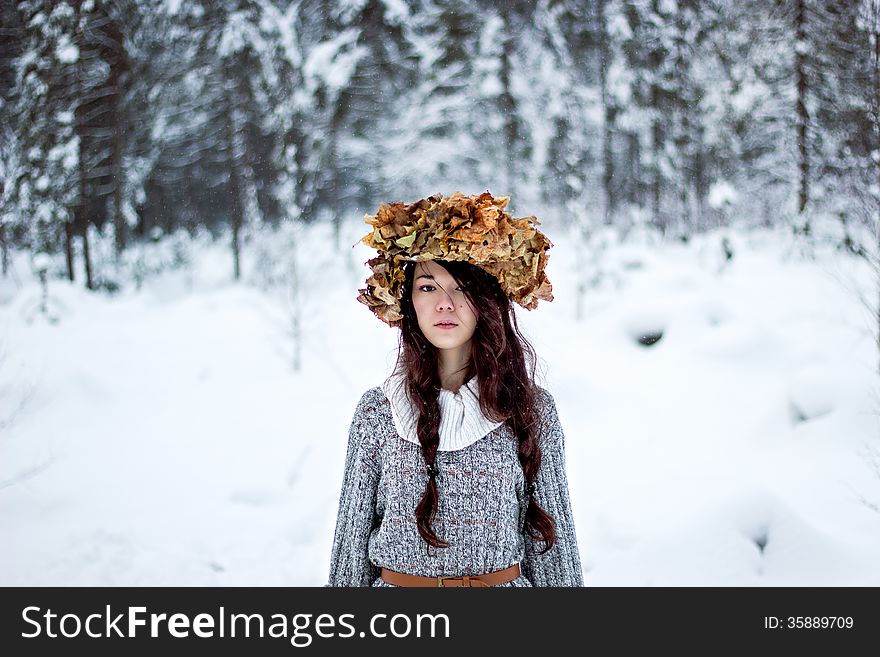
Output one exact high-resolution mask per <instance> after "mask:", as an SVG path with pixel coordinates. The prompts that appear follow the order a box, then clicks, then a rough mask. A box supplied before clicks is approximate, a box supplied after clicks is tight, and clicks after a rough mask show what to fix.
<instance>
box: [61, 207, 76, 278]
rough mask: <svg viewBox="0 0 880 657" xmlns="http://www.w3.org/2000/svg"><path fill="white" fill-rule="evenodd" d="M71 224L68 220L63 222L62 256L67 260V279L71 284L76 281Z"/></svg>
mask: <svg viewBox="0 0 880 657" xmlns="http://www.w3.org/2000/svg"><path fill="white" fill-rule="evenodd" d="M73 235H74V231H73V222H72V221H71V220H69V219H66V220H65V221H64V255H65V257H66V259H67V278H68V280H70V282H71V283H73V282H74V281H75V280H76V276H75V274H74V267H73Z"/></svg>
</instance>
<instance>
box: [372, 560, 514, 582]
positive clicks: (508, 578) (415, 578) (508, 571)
mask: <svg viewBox="0 0 880 657" xmlns="http://www.w3.org/2000/svg"><path fill="white" fill-rule="evenodd" d="M519 575H520V570H519V564H518V563H515V564H513V565H512V566H510V567H509V568H505V569H504V570H496V571H495V572H494V573H486V574H485V575H461V576H458V577H422V576H421V575H407V574H406V573H398V572H395V571H393V570H388V569H387V568H383V569H382V579H384V580H385V581H386V582H388V583H389V584H393V585H394V586H421V587H426V586H430V587H435V588H436V587H443V588H447V587H459V586H466V587H470V588H476V587H480V586H498V585H499V584H506V583H507V582H512V581H513V580H515V579H516V578H517V577H519Z"/></svg>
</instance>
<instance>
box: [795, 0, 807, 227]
mask: <svg viewBox="0 0 880 657" xmlns="http://www.w3.org/2000/svg"><path fill="white" fill-rule="evenodd" d="M794 21H795V44H794V50H795V54H794V73H795V80H796V84H797V103H796V106H795V111H796V112H797V145H798V171H799V176H800V188H799V191H798V214H803V212H804V209H805V208H806V207H807V202H808V201H809V198H810V156H809V150H808V148H807V145H808V142H807V138H808V135H807V127H808V122H809V118H810V117H809V113H808V112H807V71H806V47H807V34H806V8H805V7H804V0H796V1H795V16H794ZM802 230H803V232H804V233H805V234H808V233H809V232H810V225H809V220H805V221H804V224H803V227H802Z"/></svg>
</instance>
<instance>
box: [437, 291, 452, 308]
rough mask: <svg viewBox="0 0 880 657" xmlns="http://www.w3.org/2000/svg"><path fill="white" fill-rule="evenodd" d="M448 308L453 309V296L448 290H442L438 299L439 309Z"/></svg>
mask: <svg viewBox="0 0 880 657" xmlns="http://www.w3.org/2000/svg"><path fill="white" fill-rule="evenodd" d="M446 308H448V309H449V310H452V309H453V305H452V298H451V297H450V296H449V294H448V293H447V292H446V290H441V291H440V298H439V299H438V300H437V310H443V309H446Z"/></svg>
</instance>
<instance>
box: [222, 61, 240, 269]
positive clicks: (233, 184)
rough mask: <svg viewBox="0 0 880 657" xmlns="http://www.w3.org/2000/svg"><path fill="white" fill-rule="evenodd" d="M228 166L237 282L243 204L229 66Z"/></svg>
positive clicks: (233, 253) (227, 110)
mask: <svg viewBox="0 0 880 657" xmlns="http://www.w3.org/2000/svg"><path fill="white" fill-rule="evenodd" d="M225 77H226V85H227V86H226V157H227V160H226V165H227V167H228V171H229V182H228V186H227V188H226V189H227V193H228V197H229V215H230V220H231V223H232V260H233V277H234V278H235V280H240V279H241V241H240V238H241V226H242V223H243V221H242V204H241V185H240V183H239V177H238V162H237V160H236V148H235V116H234V112H235V99H234V97H233V93H234V91H233V90H232V89H231V88H229V85H230V84H231V80H232V76H231V75H230V71H229V68H228V66H227V67H226V76H225Z"/></svg>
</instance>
